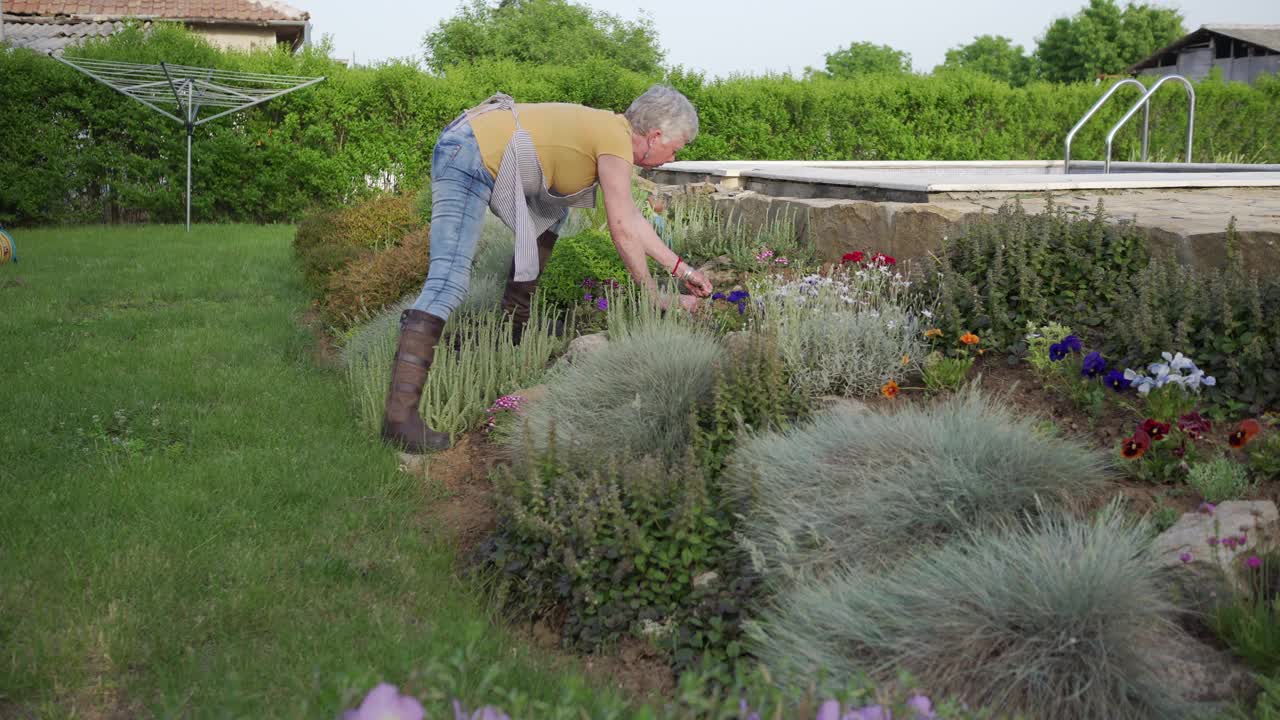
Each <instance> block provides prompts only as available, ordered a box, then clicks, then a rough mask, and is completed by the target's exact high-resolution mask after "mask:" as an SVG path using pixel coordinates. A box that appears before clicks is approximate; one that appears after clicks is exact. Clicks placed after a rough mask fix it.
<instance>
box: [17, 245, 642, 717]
mask: <svg viewBox="0 0 1280 720" xmlns="http://www.w3.org/2000/svg"><path fill="white" fill-rule="evenodd" d="M16 236H17V241H18V246H19V250H20V257H21V264H18V265H7V266H4V267H0V397H3V401H2V402H0V504H2V507H3V521H2V522H0V717H8V716H15V717H41V718H71V717H77V718H79V717H149V716H155V717H184V718H185V717H190V718H204V717H210V718H212V717H218V718H228V717H245V718H248V717H255V718H263V717H273V718H294V717H296V718H302V717H307V718H331V717H335V716H336V715H337V713H338V712H339V711H340V710H341V709H343V708H344V707H352V706H354V705H355V704H356V701H357V699H358V698H359V697H361V696H363V694H364V693H365V692H367V691H368V690H369V689H370V688H372V687H373V685H374V684H376V683H377V682H379V681H382V680H387V681H390V682H393V683H396V684H399V685H400V686H401V687H402V689H405V690H407V691H411V692H413V693H414V694H415V695H417V696H418V697H420V698H423V699H426V700H430V701H431V702H432V705H433V707H434V708H435V712H434V713H432V714H433V715H438V714H441V713H442V712H444V711H445V709H446V707H447V703H448V700H449V699H450V698H451V697H453V696H455V695H457V696H460V697H462V698H463V699H464V700H466V701H467V703H468V705H469V706H474V705H475V704H477V703H478V702H480V701H490V702H497V703H500V704H502V703H503V702H504V700H506V701H510V700H512V699H513V696H515V695H520V696H524V697H526V698H532V699H535V700H544V701H546V702H548V703H554V704H555V705H557V706H558V707H561V708H563V709H568V708H569V707H573V706H580V707H581V709H582V710H585V711H586V712H587V713H588V714H590V715H592V716H597V717H598V716H600V715H602V714H608V709H614V708H617V707H618V706H619V704H620V703H619V701H618V699H617V698H616V697H614V696H612V695H609V694H607V693H605V692H603V691H597V690H595V689H593V688H592V687H591V686H589V685H588V684H587V683H586V682H585V681H584V680H583V679H582V678H581V677H580V676H578V675H568V674H558V673H555V672H553V671H551V670H549V669H547V668H546V665H547V663H546V662H545V660H544V658H541V657H538V656H536V655H535V654H534V653H533V651H531V650H530V649H529V648H527V647H526V646H524V645H523V644H521V643H518V642H516V641H514V640H512V639H511V638H509V637H507V636H506V635H505V634H504V632H503V630H502V629H501V628H499V627H498V626H496V625H495V624H494V623H493V622H492V618H491V617H490V616H489V613H488V609H487V606H486V604H485V603H484V602H483V600H482V599H481V597H480V596H479V595H478V594H477V593H476V592H475V591H474V590H473V589H472V588H470V587H468V586H467V585H466V584H465V583H463V582H461V581H459V580H457V579H456V578H455V576H454V574H453V571H452V562H453V553H452V550H451V549H450V547H449V546H448V543H447V542H445V541H444V540H442V539H440V538H439V537H435V535H434V532H433V530H432V528H429V527H423V526H422V524H421V521H420V520H418V519H417V518H420V517H421V516H422V514H421V512H420V511H421V508H422V506H423V504H424V503H428V502H430V501H431V499H432V496H433V493H436V492H438V491H435V490H433V488H432V487H431V486H430V484H429V483H428V484H423V483H422V482H421V481H420V480H414V479H412V478H410V477H408V476H406V475H404V474H401V473H399V472H398V471H397V467H396V465H397V461H396V457H395V455H394V454H393V453H391V452H389V451H387V450H386V449H384V448H382V447H380V446H379V445H378V444H377V443H375V442H372V441H371V440H370V439H369V438H368V437H367V436H365V435H363V434H361V433H360V432H359V431H358V430H357V429H356V423H355V422H354V420H353V417H352V411H351V408H350V407H349V405H348V402H349V401H348V394H347V393H346V391H345V389H344V388H343V386H342V382H343V381H342V377H341V375H340V374H339V373H338V372H336V371H334V370H331V369H324V368H322V367H320V366H318V365H317V364H316V363H315V362H314V361H313V357H312V356H313V349H314V340H313V337H312V335H311V334H310V333H309V331H308V330H307V329H306V328H304V327H303V324H302V322H301V318H302V316H303V314H304V312H305V309H306V305H307V295H306V292H305V291H304V289H303V288H302V286H301V283H300V279H299V274H298V272H297V270H296V269H295V267H294V265H293V261H292V257H291V249H290V239H291V237H292V228H290V227H285V226H275V227H259V226H203V227H196V228H195V229H194V230H193V231H192V232H191V233H190V234H187V233H186V232H184V231H183V230H182V228H180V227H166V226H152V227H123V228H120V227H111V228H102V227H87V228H73V229H44V230H32V231H24V232H18V233H16ZM18 279H20V281H21V284H19V283H17V282H15V281H16V280H18Z"/></svg>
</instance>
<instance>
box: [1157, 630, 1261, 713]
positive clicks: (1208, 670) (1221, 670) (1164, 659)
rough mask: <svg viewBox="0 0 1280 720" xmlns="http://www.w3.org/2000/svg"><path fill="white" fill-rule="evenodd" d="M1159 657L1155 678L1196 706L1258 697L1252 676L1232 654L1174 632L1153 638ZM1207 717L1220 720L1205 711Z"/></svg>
mask: <svg viewBox="0 0 1280 720" xmlns="http://www.w3.org/2000/svg"><path fill="white" fill-rule="evenodd" d="M1151 642H1152V650H1153V651H1154V652H1155V653H1156V654H1157V656H1158V657H1159V661H1158V662H1157V663H1156V673H1155V674H1156V677H1157V679H1158V680H1159V681H1160V683H1161V684H1162V685H1165V686H1167V687H1174V688H1177V689H1178V691H1179V694H1180V695H1182V697H1183V699H1185V700H1188V701H1190V702H1194V703H1222V702H1230V701H1235V700H1245V701H1249V700H1250V699H1252V697H1253V696H1255V695H1256V694H1257V691H1258V687H1257V683H1256V682H1255V681H1254V680H1253V673H1252V672H1251V671H1250V670H1249V666H1248V665H1245V664H1244V663H1243V662H1241V661H1240V659H1239V658H1236V657H1235V656H1234V655H1232V654H1231V653H1230V652H1228V651H1226V650H1218V649H1216V648H1213V647H1210V646H1209V645H1206V644H1205V643H1203V642H1201V641H1199V640H1196V639H1195V638H1192V637H1188V636H1185V635H1182V634H1181V633H1173V634H1171V635H1168V636H1161V637H1157V638H1152V639H1151ZM1205 711H1206V712H1205V715H1204V717H1217V714H1216V713H1214V712H1211V708H1208V707H1206V708H1205Z"/></svg>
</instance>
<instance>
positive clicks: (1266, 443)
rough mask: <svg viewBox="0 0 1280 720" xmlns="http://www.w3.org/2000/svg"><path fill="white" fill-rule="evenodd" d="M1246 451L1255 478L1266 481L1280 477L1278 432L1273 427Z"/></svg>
mask: <svg viewBox="0 0 1280 720" xmlns="http://www.w3.org/2000/svg"><path fill="white" fill-rule="evenodd" d="M1272 427H1273V428H1274V427H1275V426H1274V424H1273V426H1272ZM1248 453H1249V467H1250V469H1251V470H1252V471H1253V474H1254V478H1255V479H1256V480H1258V481H1259V482H1266V481H1267V480H1273V479H1276V478H1280V432H1276V431H1275V430H1274V429H1273V430H1272V431H1271V432H1269V433H1268V434H1267V435H1266V437H1264V438H1263V439H1262V440H1259V441H1257V442H1255V443H1253V444H1252V445H1251V446H1249V449H1248Z"/></svg>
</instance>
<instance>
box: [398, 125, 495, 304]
mask: <svg viewBox="0 0 1280 720" xmlns="http://www.w3.org/2000/svg"><path fill="white" fill-rule="evenodd" d="M492 194H493V176H492V175H490V174H489V170H488V168H486V167H485V166H484V159H483V158H482V157H481V156H480V146H479V145H477V144H476V136H475V133H473V132H472V131H471V123H469V122H467V121H466V120H463V119H461V118H459V119H458V120H455V121H454V122H453V123H451V124H450V125H449V126H448V127H446V128H445V129H444V132H442V133H440V139H439V140H438V141H436V147H435V152H433V153H432V155H431V265H430V268H429V269H428V271H427V281H426V282H425V283H423V285H422V294H420V295H419V296H418V299H417V300H416V301H414V303H413V308H414V309H415V310H422V311H424V312H428V313H430V314H432V315H435V316H436V317H438V318H441V319H442V320H448V319H449V314H450V313H452V312H453V311H454V309H455V308H457V307H458V306H459V305H461V304H462V300H463V298H465V297H466V296H467V287H468V286H469V285H470V284H471V262H472V260H473V258H474V256H475V252H476V241H477V240H479V239H480V228H481V227H483V226H484V216H485V213H486V212H487V211H488V209H489V196H491V195H492Z"/></svg>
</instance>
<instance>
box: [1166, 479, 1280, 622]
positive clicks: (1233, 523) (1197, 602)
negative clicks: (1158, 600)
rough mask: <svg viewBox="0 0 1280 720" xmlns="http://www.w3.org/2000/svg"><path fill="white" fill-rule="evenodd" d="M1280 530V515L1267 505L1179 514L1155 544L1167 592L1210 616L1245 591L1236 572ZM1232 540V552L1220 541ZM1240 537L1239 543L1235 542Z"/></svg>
mask: <svg viewBox="0 0 1280 720" xmlns="http://www.w3.org/2000/svg"><path fill="white" fill-rule="evenodd" d="M1278 529H1280V513H1278V512H1277V510H1276V505H1275V503H1273V502H1271V501H1269V500H1257V501H1231V502H1224V503H1222V504H1220V505H1218V506H1217V507H1216V508H1214V510H1213V511H1212V512H1205V511H1201V512H1194V513H1186V514H1185V515H1183V516H1182V517H1181V518H1180V519H1179V520H1178V522H1177V523H1175V524H1174V526H1173V527H1171V528H1169V529H1168V530H1166V531H1164V532H1163V533H1161V534H1160V536H1159V537H1157V538H1156V540H1155V542H1154V544H1153V550H1154V552H1155V555H1156V558H1157V561H1158V562H1159V564H1160V565H1161V566H1162V567H1163V568H1165V570H1166V576H1167V577H1168V579H1169V583H1170V587H1171V588H1172V589H1173V590H1174V592H1175V594H1177V595H1178V596H1179V600H1180V601H1181V603H1182V604H1183V605H1184V606H1185V607H1187V608H1188V609H1189V610H1192V611H1196V612H1200V613H1208V612H1211V611H1213V610H1214V609H1216V608H1217V607H1219V606H1221V605H1223V604H1224V603H1228V602H1230V601H1231V600H1232V598H1233V596H1234V594H1235V593H1237V592H1243V591H1245V590H1246V589H1247V588H1246V587H1245V585H1244V582H1243V580H1242V576H1241V573H1240V563H1241V562H1243V561H1244V559H1245V558H1247V557H1248V556H1250V555H1252V554H1254V553H1255V552H1258V551H1260V550H1264V549H1267V548H1261V547H1260V544H1261V543H1263V542H1267V541H1268V539H1272V540H1271V542H1270V544H1272V545H1273V544H1274V538H1275V537H1276V531H1277V530H1278ZM1226 538H1234V539H1236V540H1237V543H1236V544H1235V545H1234V547H1232V545H1231V544H1230V543H1226V542H1224V539H1226ZM1241 538H1243V542H1239V540H1240V539H1241Z"/></svg>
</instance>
